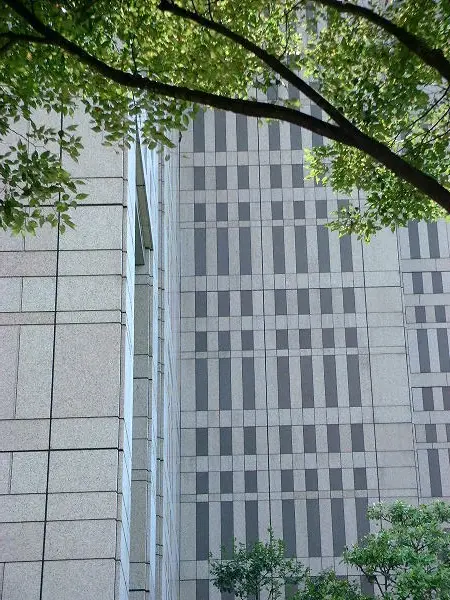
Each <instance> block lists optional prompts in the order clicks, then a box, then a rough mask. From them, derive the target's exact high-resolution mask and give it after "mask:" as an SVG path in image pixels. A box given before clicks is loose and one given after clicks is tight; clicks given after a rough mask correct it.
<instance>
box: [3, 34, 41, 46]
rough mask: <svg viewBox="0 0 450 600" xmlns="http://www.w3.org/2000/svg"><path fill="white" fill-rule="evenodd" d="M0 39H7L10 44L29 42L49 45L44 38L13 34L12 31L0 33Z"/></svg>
mask: <svg viewBox="0 0 450 600" xmlns="http://www.w3.org/2000/svg"><path fill="white" fill-rule="evenodd" d="M0 39H7V40H9V41H10V42H11V43H15V42H28V43H29V42H31V43H33V44H47V45H48V44H49V42H48V40H47V39H46V38H45V37H38V36H37V35H29V34H27V33H15V32H14V31H2V32H0Z"/></svg>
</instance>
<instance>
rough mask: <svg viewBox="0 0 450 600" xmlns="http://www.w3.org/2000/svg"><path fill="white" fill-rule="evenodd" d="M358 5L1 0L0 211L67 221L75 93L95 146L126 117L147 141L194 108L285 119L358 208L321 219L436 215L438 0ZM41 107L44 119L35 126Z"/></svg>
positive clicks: (319, 171) (444, 85)
mask: <svg viewBox="0 0 450 600" xmlns="http://www.w3.org/2000/svg"><path fill="white" fill-rule="evenodd" d="M363 4H364V3H362V1H361V2H359V1H358V0H356V1H355V3H352V2H343V1H341V0H308V1H306V0H284V1H283V2H280V1H279V0H246V2H244V3H242V2H237V0H195V2H194V1H192V0H127V1H126V2H125V1H124V0H0V86H1V102H0V144H1V146H0V185H1V189H0V193H2V199H1V200H0V224H1V225H2V226H3V227H4V228H10V229H12V230H13V231H16V232H19V231H34V229H35V228H36V227H37V226H39V225H41V224H42V223H43V222H45V221H48V222H50V223H51V224H53V225H55V224H57V223H58V222H61V223H62V225H63V226H64V222H65V223H66V224H69V225H70V224H71V221H70V218H69V217H68V213H67V211H68V209H69V208H70V206H71V205H72V204H73V203H74V202H76V201H77V200H81V199H82V198H83V194H81V195H80V193H79V191H78V189H79V185H80V184H79V182H75V181H72V179H71V178H70V175H69V173H68V170H67V169H66V168H65V166H66V164H67V158H70V159H72V160H76V159H77V156H78V155H79V152H80V150H81V147H82V142H83V140H82V139H81V138H80V136H79V135H77V128H76V119H75V120H74V115H75V113H76V110H78V109H79V108H80V107H81V108H82V109H83V110H84V111H85V112H86V113H87V115H88V119H89V120H90V123H91V127H92V129H93V130H94V131H98V132H101V133H102V135H103V140H104V143H105V144H123V145H125V146H126V145H129V144H130V143H132V141H133V140H134V139H135V136H136V129H137V128H138V127H139V129H140V131H141V135H142V138H143V141H144V142H145V143H146V144H148V145H149V146H150V147H156V146H161V145H168V146H170V145H172V142H171V135H170V134H171V131H172V130H174V129H175V130H181V131H182V130H184V129H185V128H186V127H187V126H188V124H189V121H190V119H191V118H192V116H193V114H194V113H195V111H196V110H198V107H199V106H203V107H207V106H209V107H213V108H218V109H224V110H231V111H233V112H236V113H241V114H245V115H250V116H256V117H259V118H268V119H278V120H284V121H287V122H290V123H293V124H296V125H298V126H300V127H303V128H306V129H308V130H310V131H313V132H315V133H318V134H319V135H322V136H324V138H326V139H327V140H328V141H329V143H327V145H325V146H322V147H319V148H316V149H314V150H313V152H312V153H311V157H310V161H311V173H312V175H313V176H315V177H317V178H320V179H322V180H324V181H325V182H329V183H330V184H331V185H332V186H333V188H334V189H335V190H337V191H341V192H349V191H350V190H352V189H353V188H354V187H355V186H356V187H357V188H359V189H361V190H363V192H365V194H366V196H367V201H366V208H365V209H364V210H362V211H361V210H360V209H359V208H360V207H359V206H357V207H353V208H352V207H350V208H348V209H347V211H346V212H345V213H343V214H342V215H341V216H340V217H339V218H338V219H337V221H336V222H335V224H334V225H333V226H334V227H335V228H337V229H338V230H339V231H340V232H342V233H347V232H356V233H357V234H358V235H359V236H360V237H366V238H367V237H369V236H370V235H371V234H372V233H374V232H375V231H376V230H378V229H379V228H381V227H385V226H388V227H391V228H395V227H396V226H398V225H404V224H405V223H406V222H407V220H408V219H411V218H415V219H427V220H433V219H437V218H439V217H440V216H443V215H444V214H445V212H446V211H447V212H448V211H449V210H450V191H449V185H450V183H449V181H450V166H449V158H450V157H449V136H448V132H449V122H450V99H449V98H450V94H449V93H448V90H449V87H448V86H449V82H450V62H449V60H448V57H449V54H450V41H449V40H450V6H449V3H448V0H421V2H420V3H417V1H416V0H402V1H401V2H385V0H372V2H370V3H369V5H370V6H369V8H368V9H366V8H362V6H363ZM306 30H308V36H307V37H305V35H304V33H302V34H300V33H298V32H299V31H300V32H305V31H306ZM288 86H289V89H290V90H291V91H292V90H297V92H301V96H300V101H299V100H297V99H293V98H292V97H289V94H288V93H287V87H288ZM269 88H276V89H277V90H278V93H277V94H271V95H270V96H266V95H265V93H266V92H267V91H268V89H269ZM268 98H271V99H270V100H269V99H268ZM310 104H311V105H315V106H317V107H319V108H320V109H321V110H322V115H323V116H322V118H318V117H315V116H313V115H311V114H310V109H309V106H310ZM42 111H47V112H49V113H50V114H55V115H57V116H58V117H57V119H56V121H57V125H55V126H54V127H50V126H45V127H42V125H39V123H40V122H41V121H40V114H41V112H42ZM45 206H51V207H52V209H51V210H50V211H48V210H47V211H46V210H43V207H45ZM58 215H60V216H62V219H60V218H59V217H58Z"/></svg>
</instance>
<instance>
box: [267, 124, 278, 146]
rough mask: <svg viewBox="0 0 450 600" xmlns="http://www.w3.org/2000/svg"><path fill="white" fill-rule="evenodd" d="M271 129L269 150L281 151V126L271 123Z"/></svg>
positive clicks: (269, 126) (269, 127)
mask: <svg viewBox="0 0 450 600" xmlns="http://www.w3.org/2000/svg"><path fill="white" fill-rule="evenodd" d="M268 129H269V150H279V149H280V124H279V123H276V122H273V121H272V122H271V123H269V125H268Z"/></svg>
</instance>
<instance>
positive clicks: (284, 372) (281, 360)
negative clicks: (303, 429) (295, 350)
mask: <svg viewBox="0 0 450 600" xmlns="http://www.w3.org/2000/svg"><path fill="white" fill-rule="evenodd" d="M277 381H278V408H290V407H291V384H290V373H289V357H287V356H278V357H277Z"/></svg>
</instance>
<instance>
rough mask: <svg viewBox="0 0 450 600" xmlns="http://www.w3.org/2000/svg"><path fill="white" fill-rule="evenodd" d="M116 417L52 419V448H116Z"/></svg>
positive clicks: (117, 439) (117, 435)
mask: <svg viewBox="0 0 450 600" xmlns="http://www.w3.org/2000/svg"><path fill="white" fill-rule="evenodd" d="M118 443H119V418H118V417H107V418H106V417H92V418H86V419H81V418H72V419H54V420H53V424H52V449H58V450H61V449H65V448H67V449H70V448H114V447H115V448H117V446H118Z"/></svg>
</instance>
